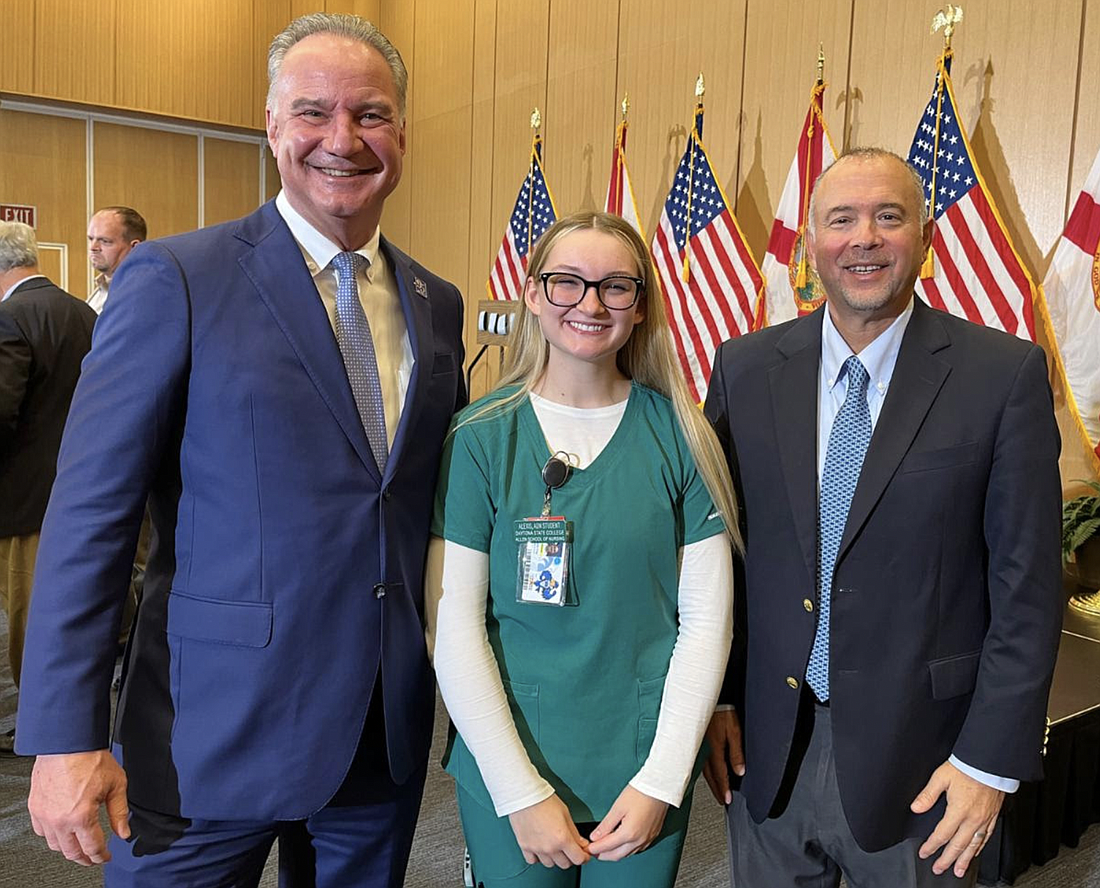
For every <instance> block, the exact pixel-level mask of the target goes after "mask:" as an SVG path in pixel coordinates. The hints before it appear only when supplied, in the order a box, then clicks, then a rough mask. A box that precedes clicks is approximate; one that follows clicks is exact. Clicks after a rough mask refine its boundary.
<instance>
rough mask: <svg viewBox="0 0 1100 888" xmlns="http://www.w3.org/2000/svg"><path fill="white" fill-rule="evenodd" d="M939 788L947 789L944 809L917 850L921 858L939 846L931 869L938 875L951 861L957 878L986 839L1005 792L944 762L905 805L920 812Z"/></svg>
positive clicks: (922, 811)
mask: <svg viewBox="0 0 1100 888" xmlns="http://www.w3.org/2000/svg"><path fill="white" fill-rule="evenodd" d="M943 792H946V793H947V811H946V812H944V815H943V818H942V819H941V820H940V822H939V823H937V824H936V828H935V829H934V830H932V835H930V836H929V837H928V839H927V841H925V843H924V844H923V845H921V846H920V851H919V852H918V853H919V854H920V857H921V859H922V860H924V859H926V858H928V857H931V856H932V855H933V854H935V853H936V852H937V851H938V850H939V849H940V848H943V853H942V854H941V855H940V856H939V859H938V860H937V861H936V862H935V863H934V864H932V872H934V873H935V874H936V875H937V876H938V875H940V874H941V873H945V872H947V870H948V869H950V868H951V866H952V865H954V868H955V875H956V876H958V877H959V878H961V877H962V876H964V875H966V868H967V867H968V866H970V862H971V861H972V860H973V859H974V858H975V857H976V856H977V855H978V854H979V853H980V852H981V850H982V848H984V847H985V843H986V842H988V841H989V837H990V835H991V834H992V833H993V827H994V826H995V825H996V823H997V814H998V813H999V812H1000V810H1001V803H1002V802H1003V801H1004V797H1005V794H1004V793H1003V792H1001V791H1000V790H999V789H994V788H993V787H991V786H986V785H985V784H984V783H981V782H980V781H978V780H975V779H974V778H973V777H968V776H967V775H966V774H964V773H963V772H962V771H960V770H959V769H958V768H956V767H955V766H954V765H952V764H951V763H950V762H944V763H943V764H942V765H940V766H939V767H938V768H936V770H935V771H934V772H933V774H932V777H931V779H929V781H928V783H927V784H926V785H925V787H924V789H922V790H921V791H920V792H919V793H918V794H917V797H916V798H915V799H913V804H912V805H910V806H909V807H910V808H911V809H912V811H913V812H914V813H916V814H923V813H924V812H925V811H927V810H929V809H930V808H931V807H932V806H933V805H934V804H935V803H936V800H937V799H938V798H939V797H940V794H941V793H943ZM945 845H946V847H944V846H945Z"/></svg>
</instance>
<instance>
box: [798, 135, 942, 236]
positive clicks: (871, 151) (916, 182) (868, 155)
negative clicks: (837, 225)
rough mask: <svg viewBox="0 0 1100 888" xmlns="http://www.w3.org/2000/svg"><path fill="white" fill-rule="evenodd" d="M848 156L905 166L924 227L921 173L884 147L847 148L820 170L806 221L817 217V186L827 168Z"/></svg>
mask: <svg viewBox="0 0 1100 888" xmlns="http://www.w3.org/2000/svg"><path fill="white" fill-rule="evenodd" d="M849 157H851V158H855V159H856V160H882V159H883V158H890V159H891V160H896V161H897V162H898V163H900V164H901V165H902V166H903V167H905V171H906V172H907V173H909V178H910V179H912V182H913V191H914V193H915V194H916V198H917V206H918V207H920V227H921V228H922V229H923V228H924V226H925V225H926V224H927V222H928V200H927V198H925V196H924V179H923V178H922V177H921V174H920V173H918V172H917V169H916V167H914V166H913V165H912V164H911V163H910V162H909V161H907V160H906V159H905V158H904V157H902V156H901V155H900V154H895V153H894V152H893V151H888V150H887V149H885V148H849V149H848V150H847V151H845V152H844V153H843V154H841V155H840V157H838V158H837V159H836V160H834V161H833V162H832V163H831V164H829V166H827V167H825V169H823V170H822V171H821V173H820V174H819V175H818V177H817V178H816V179H815V180H814V190H813V191H812V192H811V193H810V218H809V220H808V221H809V224H810V226H811V227H813V225H814V220H815V219H816V218H817V216H816V215H815V208H816V207H817V187H818V186H819V185H820V184H821V180H822V179H824V178H825V176H826V175H828V173H829V170H831V169H832V168H833V167H835V166H836V165H837V164H838V163H840V162H841V161H842V160H847V159H848V158H849Z"/></svg>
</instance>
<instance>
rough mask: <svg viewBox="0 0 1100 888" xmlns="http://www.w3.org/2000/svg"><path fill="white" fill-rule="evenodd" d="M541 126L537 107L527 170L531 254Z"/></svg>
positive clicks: (528, 239)
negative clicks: (537, 156) (536, 165)
mask: <svg viewBox="0 0 1100 888" xmlns="http://www.w3.org/2000/svg"><path fill="white" fill-rule="evenodd" d="M541 126H542V115H541V114H540V113H539V109H538V108H535V110H534V111H532V112H531V129H532V130H534V136H532V138H531V164H530V168H529V169H528V170H527V255H530V254H531V242H532V241H533V240H534V236H533V235H534V217H535V155H536V153H537V152H538V149H539V127H541Z"/></svg>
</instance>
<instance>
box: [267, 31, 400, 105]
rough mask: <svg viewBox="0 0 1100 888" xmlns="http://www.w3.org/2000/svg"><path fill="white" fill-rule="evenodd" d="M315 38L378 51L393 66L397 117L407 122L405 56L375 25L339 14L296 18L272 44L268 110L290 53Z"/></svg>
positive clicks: (268, 77) (268, 78)
mask: <svg viewBox="0 0 1100 888" xmlns="http://www.w3.org/2000/svg"><path fill="white" fill-rule="evenodd" d="M314 34H332V35H333V36H336V37H345V38H347V39H348V40H354V41H356V42H358V43H362V44H363V45H364V46H368V47H370V48H371V49H374V50H377V51H378V53H379V54H380V55H381V56H382V58H383V59H385V60H386V64H387V65H389V68H390V73H391V74H392V75H393V85H394V87H395V88H396V90H397V113H398V114H399V115H400V117H401V119H402V120H404V119H405V94H406V92H407V91H408V87H409V72H408V71H407V70H406V68H405V63H404V62H403V61H402V60H401V53H399V52H398V51H397V48H396V47H395V46H394V45H393V44H392V43H390V41H389V39H388V38H387V37H386V35H385V34H383V33H382V32H381V31H379V30H378V28H377V27H375V25H374V24H372V23H371V22H368V21H367V20H366V19H364V18H360V17H359V16H357V15H345V14H343V13H335V12H312V13H310V14H309V15H303V16H301V17H299V18H296V19H295V20H294V21H292V22H291V23H290V24H289V25H287V26H286V27H285V28H284V29H283V31H282V32H281V33H279V34H277V35H276V36H275V39H274V40H272V41H271V48H270V49H268V51H267V82H268V88H267V107H268V108H274V107H275V93H276V87H277V86H278V85H279V72H280V71H281V70H282V67H283V59H285V58H286V54H287V52H289V51H290V48H291V47H292V46H294V44H295V43H297V42H298V41H299V40H304V39H305V38H306V37H312V36H313V35H314Z"/></svg>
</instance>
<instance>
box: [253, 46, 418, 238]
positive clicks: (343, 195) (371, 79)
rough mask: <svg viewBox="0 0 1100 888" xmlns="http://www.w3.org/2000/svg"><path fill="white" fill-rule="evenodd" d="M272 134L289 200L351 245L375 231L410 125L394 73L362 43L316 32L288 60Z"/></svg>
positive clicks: (272, 112) (273, 109)
mask: <svg viewBox="0 0 1100 888" xmlns="http://www.w3.org/2000/svg"><path fill="white" fill-rule="evenodd" d="M272 99H273V101H272V102H271V104H269V106H268V109H267V138H268V142H270V144H271V150H272V152H273V153H274V154H275V159H276V161H277V163H278V166H279V176H280V177H281V179H282V185H283V190H284V191H285V192H286V196H287V199H288V200H289V201H290V204H291V206H293V207H294V209H296V210H297V211H298V212H299V213H301V214H302V216H303V217H304V218H305V219H306V221H308V222H309V223H310V224H311V225H313V227H314V228H316V229H317V230H318V231H320V232H321V233H322V234H324V235H325V236H326V237H328V238H329V239H330V240H332V241H335V242H336V243H337V244H338V245H339V246H340V247H342V248H343V249H346V250H355V249H358V248H359V247H361V246H363V244H365V243H366V242H367V241H368V240H370V238H371V237H372V236H373V234H374V231H375V229H376V228H377V227H378V220H379V219H380V218H381V215H382V206H383V204H384V203H385V200H386V198H387V197H388V196H389V195H390V193H391V192H392V191H393V189H394V188H396V187H397V183H398V182H399V181H400V179H401V165H402V158H403V156H404V154H405V124H404V121H403V120H401V119H400V116H399V113H398V100H397V89H396V87H395V86H394V82H393V74H392V73H391V72H390V69H389V66H388V65H387V64H386V61H385V59H383V58H382V55H381V54H380V53H379V52H378V51H377V50H375V49H373V48H372V47H369V46H366V45H365V44H363V43H359V42H358V41H354V40H349V39H347V38H344V37H337V36H335V35H333V34H314V35H312V36H310V37H306V38H305V39H303V40H301V41H299V42H298V43H296V44H295V45H294V46H292V47H291V48H290V50H289V51H288V52H287V54H286V57H285V58H284V59H283V64H282V68H281V69H280V72H279V77H278V81H277V83H276V87H275V89H274V91H273V96H272Z"/></svg>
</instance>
